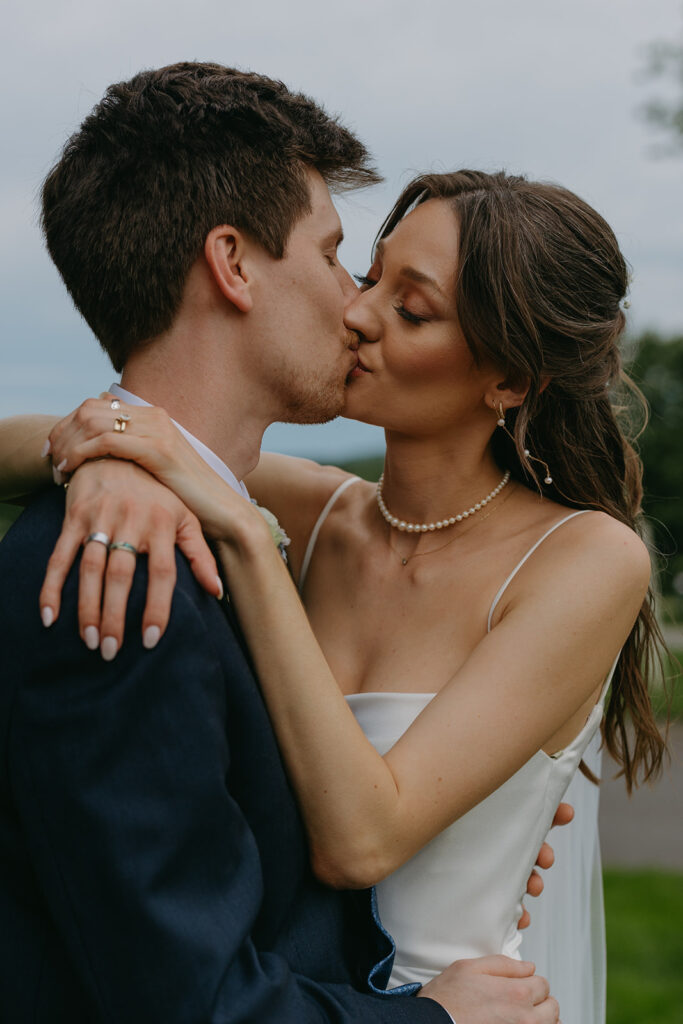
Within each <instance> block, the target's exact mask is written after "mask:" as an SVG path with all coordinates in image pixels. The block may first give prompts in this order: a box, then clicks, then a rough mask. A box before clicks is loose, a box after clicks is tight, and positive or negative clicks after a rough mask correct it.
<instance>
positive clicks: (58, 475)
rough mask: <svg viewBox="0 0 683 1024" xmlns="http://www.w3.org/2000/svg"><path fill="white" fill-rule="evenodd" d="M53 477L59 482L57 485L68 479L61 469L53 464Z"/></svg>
mask: <svg viewBox="0 0 683 1024" xmlns="http://www.w3.org/2000/svg"><path fill="white" fill-rule="evenodd" d="M52 479H53V480H54V482H55V483H56V484H57V486H58V487H60V486H61V485H62V484H63V483H64V481H65V480H66V477H65V476H64V474H63V473H60V472H59V470H58V469H57V467H56V466H53V467H52Z"/></svg>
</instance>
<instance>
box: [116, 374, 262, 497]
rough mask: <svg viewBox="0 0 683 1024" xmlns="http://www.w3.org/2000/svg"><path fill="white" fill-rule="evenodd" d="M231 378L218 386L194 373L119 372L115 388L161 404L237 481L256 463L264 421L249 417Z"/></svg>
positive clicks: (251, 413)
mask: <svg viewBox="0 0 683 1024" xmlns="http://www.w3.org/2000/svg"><path fill="white" fill-rule="evenodd" d="M241 383H242V382H241V381H240V380H239V379H235V380H233V381H230V382H228V384H227V385H226V384H225V382H223V385H222V386H221V387H220V388H219V387H218V386H217V384H216V381H215V379H212V378H211V376H210V375H207V376H206V377H205V378H204V379H203V380H202V379H201V375H200V374H198V373H197V372H196V369H195V371H194V372H193V375H192V379H187V375H177V376H176V375H175V374H170V373H169V372H168V369H167V368H164V367H162V366H159V367H158V368H157V369H156V370H155V372H154V373H148V372H144V368H143V367H129V366H126V367H125V368H124V371H123V374H122V376H121V386H122V387H124V388H125V389H126V390H127V391H131V392H132V393H133V394H135V395H137V396H138V397H139V398H142V399H143V400H144V401H145V402H149V404H150V405H157V406H161V408H163V409H165V410H166V412H167V413H168V414H169V416H170V417H171V418H172V419H174V420H175V421H176V422H177V423H179V424H181V426H183V427H185V429H186V430H188V431H189V432H190V433H191V434H193V435H194V436H195V437H196V438H198V439H199V440H200V441H201V442H202V443H203V444H205V445H206V446H207V448H210V449H211V450H212V451H213V452H215V453H216V455H218V457H219V458H220V459H222V460H223V462H225V463H226V465H228V466H229V467H230V469H231V470H232V472H233V473H234V474H235V476H236V477H237V478H238V479H240V480H241V479H242V478H243V477H245V476H246V475H247V474H248V473H249V472H250V471H251V470H252V469H254V467H255V466H256V464H257V462H258V459H259V452H260V448H261V440H262V437H263V432H264V430H265V428H266V427H267V426H268V422H267V420H265V419H263V418H259V417H258V415H255V413H254V407H253V403H251V402H250V401H249V396H248V394H247V393H246V392H245V389H244V387H241Z"/></svg>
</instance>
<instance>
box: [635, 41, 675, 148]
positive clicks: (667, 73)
mask: <svg viewBox="0 0 683 1024" xmlns="http://www.w3.org/2000/svg"><path fill="white" fill-rule="evenodd" d="M647 54H648V61H647V67H646V71H645V74H646V76H647V77H648V78H655V79H657V80H658V81H660V82H661V83H666V84H670V83H671V82H672V81H673V82H674V83H675V92H672V94H671V95H670V96H669V97H667V98H666V99H664V98H662V97H661V96H658V97H654V98H653V99H651V100H649V101H648V102H647V103H645V105H644V106H643V113H644V114H645V117H646V119H647V120H648V121H650V122H651V123H652V124H653V125H656V126H657V127H659V128H661V129H663V130H664V131H665V132H666V134H667V136H668V137H669V140H670V144H669V145H668V146H666V147H662V151H664V152H669V153H671V152H678V151H680V150H683V42H678V43H674V42H657V43H652V44H651V45H650V47H649V48H648V51H647Z"/></svg>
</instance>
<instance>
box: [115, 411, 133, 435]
mask: <svg viewBox="0 0 683 1024" xmlns="http://www.w3.org/2000/svg"><path fill="white" fill-rule="evenodd" d="M128 423H130V416H129V415H128V414H127V413H125V412H122V413H121V415H120V416H117V417H116V419H115V420H114V430H115V431H116V433H117V434H123V433H124V432H125V429H126V426H127V425H128Z"/></svg>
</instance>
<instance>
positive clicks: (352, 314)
mask: <svg viewBox="0 0 683 1024" xmlns="http://www.w3.org/2000/svg"><path fill="white" fill-rule="evenodd" d="M365 295H366V293H365V292H360V291H356V294H355V296H354V298H353V301H351V302H349V303H347V305H346V308H345V309H344V323H345V324H346V327H347V328H348V330H350V331H353V332H354V334H355V335H356V336H357V337H358V342H359V344H366V343H368V342H373V341H377V339H378V333H379V332H378V329H377V328H376V326H375V317H374V316H373V314H372V311H371V310H370V309H369V308H368V305H367V302H365V301H364V299H365Z"/></svg>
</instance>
